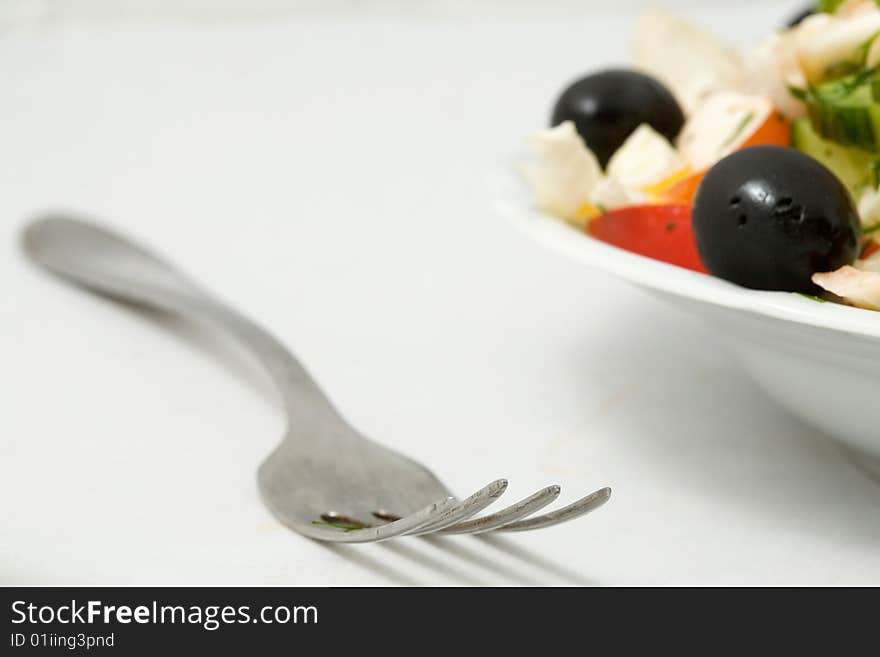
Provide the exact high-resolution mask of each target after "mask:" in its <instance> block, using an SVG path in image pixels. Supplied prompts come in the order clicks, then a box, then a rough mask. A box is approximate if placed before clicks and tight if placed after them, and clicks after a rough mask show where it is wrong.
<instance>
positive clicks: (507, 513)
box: [23, 215, 611, 543]
mask: <svg viewBox="0 0 880 657" xmlns="http://www.w3.org/2000/svg"><path fill="white" fill-rule="evenodd" d="M23 246H24V249H25V252H26V253H27V255H28V256H29V257H30V258H31V259H32V260H33V261H34V262H36V263H38V264H39V265H41V266H43V267H45V268H46V269H48V270H50V271H51V272H53V273H54V274H56V275H58V276H61V277H63V278H65V279H67V280H69V281H71V282H73V283H75V284H77V285H79V286H82V287H85V288H87V289H89V290H91V291H93V292H97V293H99V294H102V295H104V296H108V297H111V298H115V299H118V300H122V301H128V302H133V303H136V304H140V305H144V306H148V307H152V308H156V309H159V310H162V311H165V312H170V313H174V314H177V315H179V316H182V317H185V318H187V319H189V320H192V321H196V322H201V323H207V324H210V325H212V326H213V327H215V328H219V329H223V330H225V331H227V332H228V333H230V334H232V335H233V336H234V337H235V338H237V339H238V341H239V342H240V343H241V344H242V345H244V346H245V347H246V348H248V349H249V350H250V351H251V352H252V353H253V355H254V356H255V357H256V358H257V359H258V361H259V362H260V363H261V364H262V365H263V367H264V368H265V369H266V372H267V373H268V374H269V376H270V377H271V379H272V381H273V382H274V383H275V386H276V387H277V389H278V392H279V394H280V397H281V401H282V402H283V404H284V408H285V411H286V413H287V420H288V426H287V431H286V434H285V436H284V439H283V441H282V442H281V444H280V445H279V446H278V447H277V448H276V449H275V450H274V451H273V452H272V453H271V454H270V455H269V456H268V458H266V460H265V461H264V462H263V463H262V465H260V468H259V470H258V473H257V480H258V484H259V489H260V493H261V495H262V498H263V501H264V502H265V504H266V505H267V506H268V507H269V509H270V510H271V511H272V513H274V514H275V516H276V517H277V518H278V520H280V521H281V522H282V523H283V524H285V525H286V526H288V527H290V528H291V529H293V530H295V531H297V532H299V533H301V534H304V535H306V536H309V537H311V538H314V539H319V540H324V541H337V542H346V543H366V542H372V541H382V540H386V539H389V538H393V537H395V536H403V535H407V534H409V535H424V534H429V533H434V532H442V533H446V534H476V533H480V532H487V531H524V530H528V529H537V528H539V527H549V526H551V525H555V524H558V523H561V522H565V521H566V520H571V519H573V518H576V517H578V516H581V515H584V514H585V513H587V512H589V511H592V510H593V509H596V508H598V507H599V506H601V505H602V504H604V503H605V502H606V501H607V500H608V498H609V496H610V495H611V489H609V488H602V489H600V490H597V491H596V492H594V493H591V494H590V495H587V496H586V497H584V498H581V499H579V500H578V501H576V502H574V503H572V504H569V505H568V506H566V507H563V508H561V509H559V510H557V511H554V512H551V513H547V514H545V515H541V516H532V515H531V514H534V513H535V512H536V511H538V510H539V509H541V508H543V507H545V506H546V505H548V504H549V503H550V502H552V501H553V500H554V499H556V498H557V497H558V496H559V492H560V489H559V486H548V487H547V488H544V489H542V490H540V491H538V492H536V493H534V494H533V495H530V496H529V497H527V498H525V499H523V500H521V501H519V502H516V503H515V504H513V505H511V506H509V507H507V508H505V509H502V510H501V511H499V512H497V513H494V514H491V515H487V516H483V517H479V518H476V519H474V516H475V515H477V514H478V513H479V512H480V511H481V510H483V509H484V508H486V507H487V506H489V505H490V504H492V503H493V502H494V501H495V500H496V499H498V498H499V497H500V496H501V495H502V494H503V493H504V491H505V489H506V488H507V481H506V480H504V479H498V480H496V481H493V482H491V483H490V484H488V485H487V486H485V487H483V488H481V489H480V490H478V491H477V492H476V493H474V494H473V495H471V496H470V497H468V498H466V499H464V500H461V501H457V500H456V499H455V498H454V497H453V495H452V494H451V493H450V492H449V490H448V489H447V488H446V487H445V486H444V485H443V484H442V483H441V482H440V481H439V480H438V479H437V478H436V477H435V476H434V475H433V474H431V472H429V471H428V470H427V469H426V468H424V467H423V466H422V465H420V464H419V463H416V462H415V461H412V460H410V459H408V458H406V457H405V456H403V455H401V454H399V453H397V452H394V451H392V450H390V449H387V448H385V447H382V446H381V445H379V444H377V443H375V442H373V441H371V440H369V439H367V438H366V437H364V436H362V435H361V434H360V433H358V432H357V431H356V430H355V429H354V428H352V427H351V426H350V425H349V424H348V423H347V422H346V421H345V420H344V419H343V418H342V416H341V415H340V414H339V412H338V411H337V410H336V409H335V408H334V407H333V405H332V404H331V403H330V401H329V400H328V399H327V397H326V396H325V395H324V393H323V392H321V390H320V389H319V388H318V386H317V384H316V383H315V382H314V381H313V380H312V378H311V377H310V376H309V374H308V373H307V372H306V370H305V369H304V368H303V366H302V365H300V363H299V362H298V361H297V360H296V358H294V357H293V355H292V354H290V352H288V351H287V350H286V349H285V348H284V347H283V346H282V345H281V343H279V342H278V341H277V340H276V339H275V338H274V337H273V336H271V335H270V334H269V333H267V332H266V331H265V330H263V329H262V328H260V327H259V326H257V325H256V324H254V323H253V322H251V321H250V320H248V319H246V318H245V317H243V316H242V315H240V314H239V313H238V312H236V311H234V310H233V309H231V308H229V307H227V306H225V305H224V304H222V303H220V302H219V301H217V300H216V299H214V298H213V297H211V296H209V295H208V294H207V293H205V292H204V291H202V290H201V289H200V288H198V287H196V285H195V284H193V283H192V282H191V281H189V280H188V279H186V278H185V277H184V276H183V275H181V274H180V273H178V272H177V271H176V270H175V269H173V268H172V267H171V266H169V265H167V264H166V263H165V262H164V261H163V260H161V259H160V258H158V257H157V256H155V255H153V254H152V253H150V252H149V251H147V250H146V249H144V248H143V247H141V246H138V245H137V244H135V243H134V242H132V241H131V240H128V239H126V238H124V237H122V236H121V235H119V234H117V233H114V232H111V231H109V230H107V229H104V228H101V227H99V226H97V225H94V224H91V223H87V222H85V221H80V220H78V219H74V218H71V217H65V216H57V215H56V216H48V217H44V218H41V219H38V220H36V221H33V222H32V223H31V224H30V225H29V226H28V227H27V228H26V229H25V231H24V236H23ZM528 516H531V517H528Z"/></svg>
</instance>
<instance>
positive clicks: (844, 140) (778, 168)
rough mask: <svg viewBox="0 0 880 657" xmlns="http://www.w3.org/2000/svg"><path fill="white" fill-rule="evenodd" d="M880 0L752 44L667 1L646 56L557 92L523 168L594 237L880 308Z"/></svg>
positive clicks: (655, 17) (559, 213) (836, 9)
mask: <svg viewBox="0 0 880 657" xmlns="http://www.w3.org/2000/svg"><path fill="white" fill-rule="evenodd" d="M878 5H880V0H821V1H820V2H818V3H817V5H816V6H815V7H811V8H809V10H808V11H805V12H804V13H803V14H802V15H800V16H798V17H797V18H795V19H794V20H792V21H791V23H790V24H789V25H787V26H785V27H783V28H780V29H778V30H777V31H775V32H773V33H772V34H770V35H769V36H767V37H766V38H765V39H763V40H762V41H761V42H760V43H758V45H757V46H756V47H754V48H753V49H752V50H751V51H750V52H747V53H745V54H742V55H741V54H738V53H737V52H735V51H733V50H732V49H730V48H727V47H726V46H724V45H723V44H721V43H719V42H718V41H716V40H715V39H714V38H713V37H712V36H711V35H709V34H707V33H705V32H704V31H702V30H701V29H699V28H697V27H695V26H693V25H691V24H689V23H688V22H686V21H684V20H682V19H680V18H678V17H676V16H674V15H672V14H669V13H667V12H663V11H660V10H651V11H648V12H646V13H644V14H643V15H642V17H641V18H640V20H639V23H638V25H637V28H636V34H635V38H634V64H633V65H632V67H630V68H617V69H610V70H603V71H598V72H594V73H591V74H589V75H586V76H585V77H583V78H581V79H579V80H576V81H574V82H573V83H571V84H570V85H569V86H568V87H567V88H566V89H565V90H564V91H563V92H562V93H561V94H560V96H559V97H558V98H557V100H556V103H555V106H554V108H553V112H552V116H551V121H550V124H551V127H550V128H548V129H545V130H541V131H539V132H538V133H536V134H535V135H534V136H533V137H532V139H531V146H532V150H533V157H532V159H531V160H529V161H527V162H523V163H521V172H522V174H523V176H524V177H525V179H526V180H527V182H528V183H529V185H530V187H531V188H532V191H533V193H534V196H535V200H536V203H537V204H538V206H540V208H541V209H542V210H544V211H545V212H547V213H550V214H552V215H554V216H556V217H558V218H560V219H561V220H565V221H567V222H569V223H571V224H572V225H574V226H576V227H578V228H579V229H581V230H584V231H585V232H587V233H589V234H590V235H591V236H593V237H594V238H596V239H599V240H602V241H604V242H608V243H610V244H613V245H615V246H618V247H620V248H624V249H627V250H629V251H632V252H635V253H638V254H641V255H645V256H648V257H652V258H656V259H658V260H662V261H664V262H668V263H671V264H674V265H678V266H681V267H686V268H689V269H692V270H695V271H698V272H703V273H707V274H712V275H715V276H719V277H721V278H724V279H726V280H729V281H731V282H733V283H737V284H740V285H743V286H746V287H750V288H756V289H764V290H782V291H789V292H798V293H802V294H808V295H811V296H816V297H822V298H823V300H824V299H831V300H835V301H840V302H843V303H848V304H850V305H855V306H858V307H862V308H868V309H872V310H880V244H878V241H877V240H875V237H878V239H880V6H878Z"/></svg>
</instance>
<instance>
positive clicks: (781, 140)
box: [657, 110, 791, 205]
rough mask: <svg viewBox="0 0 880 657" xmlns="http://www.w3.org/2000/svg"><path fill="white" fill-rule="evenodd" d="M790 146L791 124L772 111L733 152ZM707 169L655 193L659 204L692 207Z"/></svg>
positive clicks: (744, 137)
mask: <svg viewBox="0 0 880 657" xmlns="http://www.w3.org/2000/svg"><path fill="white" fill-rule="evenodd" d="M789 145H791V123H789V121H788V120H787V119H786V118H785V117H784V116H782V115H781V114H780V113H779V112H777V111H775V110H772V111H770V112H769V114H768V115H767V118H766V119H764V121H763V122H761V124H760V125H759V126H758V127H757V128H755V130H754V132H752V133H751V134H749V135H743V137H742V140H741V142H740V143H739V144H737V145H736V148H734V150H740V149H743V148H748V147H749V146H789ZM707 171H708V169H703V170H701V171H697V172H696V173H692V174H691V175H689V176H688V177H687V178H684V179H683V180H679V181H678V182H676V183H674V184H672V185H670V186H669V187H667V188H666V189H664V190H662V191H660V192H658V193H657V195H658V198H659V201H660V202H661V203H672V204H679V203H681V204H684V205H692V204H693V202H694V195H696V193H697V187H699V186H700V182H702V180H703V176H705V175H706V172H707Z"/></svg>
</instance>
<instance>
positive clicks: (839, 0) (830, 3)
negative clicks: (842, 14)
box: [816, 0, 880, 14]
mask: <svg viewBox="0 0 880 657" xmlns="http://www.w3.org/2000/svg"><path fill="white" fill-rule="evenodd" d="M844 2H846V0H819V1H818V2H817V3H816V12H817V13H823V14H833V13H834V12H835V11H837V10H838V9H839V8H840V5H842V4H843V3H844ZM878 4H880V0H878Z"/></svg>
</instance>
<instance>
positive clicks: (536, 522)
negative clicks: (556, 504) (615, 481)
mask: <svg viewBox="0 0 880 657" xmlns="http://www.w3.org/2000/svg"><path fill="white" fill-rule="evenodd" d="M610 497H611V489H610V488H608V487H606V488H600V489H599V490H597V491H596V492H595V493H590V494H589V495H587V496H586V497H582V498H581V499H579V500H578V501H576V502H572V503H571V504H569V505H568V506H564V507H562V508H561V509H557V510H556V511H551V512H550V513H545V514H544V515H542V516H537V517H535V518H527V519H526V520H520V521H518V522H511V523H508V524H506V525H502V526H501V527H498V528H497V529H496V530H495V531H498V532H524V531H528V530H530V529H539V528H541V527H550V526H552V525H558V524H559V523H561V522H566V521H567V520H573V519H575V518H577V517H579V516H582V515H584V514H585V513H589V512H590V511H593V510H594V509H598V508H599V507H600V506H602V505H603V504H605V502H607V501H608V498H610Z"/></svg>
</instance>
